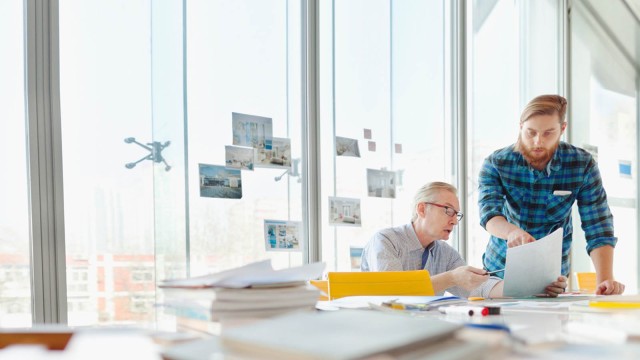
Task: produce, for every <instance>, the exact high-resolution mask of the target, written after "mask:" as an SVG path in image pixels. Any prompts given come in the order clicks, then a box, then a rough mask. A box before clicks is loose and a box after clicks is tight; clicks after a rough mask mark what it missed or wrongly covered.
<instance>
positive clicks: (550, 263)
mask: <svg viewBox="0 0 640 360" xmlns="http://www.w3.org/2000/svg"><path fill="white" fill-rule="evenodd" d="M562 235H563V231H562V228H560V229H558V230H556V231H554V232H552V233H551V234H549V235H547V236H545V237H543V238H542V239H540V240H537V241H534V242H532V243H529V244H525V245H520V246H516V247H512V248H508V249H507V263H506V266H505V271H504V296H508V297H527V296H531V295H535V294H541V293H544V289H545V287H547V285H549V284H551V283H552V282H554V281H556V280H557V279H558V276H560V274H561V271H562V269H561V266H562Z"/></svg>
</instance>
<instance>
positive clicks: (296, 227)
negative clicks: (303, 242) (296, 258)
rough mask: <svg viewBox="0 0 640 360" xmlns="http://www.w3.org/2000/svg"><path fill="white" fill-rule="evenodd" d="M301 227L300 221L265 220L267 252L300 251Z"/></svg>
mask: <svg viewBox="0 0 640 360" xmlns="http://www.w3.org/2000/svg"><path fill="white" fill-rule="evenodd" d="M301 226H302V222H300V221H282V220H265V221H264V238H265V245H266V249H267V251H300V234H302V232H301Z"/></svg>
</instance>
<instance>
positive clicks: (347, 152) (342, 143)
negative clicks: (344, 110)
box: [336, 136, 360, 157]
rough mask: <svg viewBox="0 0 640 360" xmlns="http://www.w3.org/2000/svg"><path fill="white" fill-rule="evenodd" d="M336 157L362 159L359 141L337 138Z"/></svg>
mask: <svg viewBox="0 0 640 360" xmlns="http://www.w3.org/2000/svg"><path fill="white" fill-rule="evenodd" d="M336 155H337V156H353V157H360V148H359V147H358V140H356V139H349V138H346V137H340V136H336Z"/></svg>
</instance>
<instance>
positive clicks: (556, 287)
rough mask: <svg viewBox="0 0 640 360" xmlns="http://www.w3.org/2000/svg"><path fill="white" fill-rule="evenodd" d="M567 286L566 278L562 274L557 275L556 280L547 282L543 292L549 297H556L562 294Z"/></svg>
mask: <svg viewBox="0 0 640 360" xmlns="http://www.w3.org/2000/svg"><path fill="white" fill-rule="evenodd" d="M566 288H567V278H566V277H564V276H558V280H557V281H554V282H552V283H551V284H549V285H548V286H547V287H546V288H545V289H544V292H545V294H547V295H549V296H551V297H557V296H558V295H560V294H562V293H563V292H564V290H565V289H566Z"/></svg>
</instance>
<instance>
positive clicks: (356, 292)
mask: <svg viewBox="0 0 640 360" xmlns="http://www.w3.org/2000/svg"><path fill="white" fill-rule="evenodd" d="M328 277H329V298H330V300H334V299H338V298H341V297H345V296H362V295H368V296H383V295H399V296H401V295H402V296H410V295H415V296H418V295H422V296H433V295H434V291H433V285H432V284H431V278H430V277H429V272H428V271H426V270H411V271H370V272H330V273H329V274H328Z"/></svg>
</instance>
